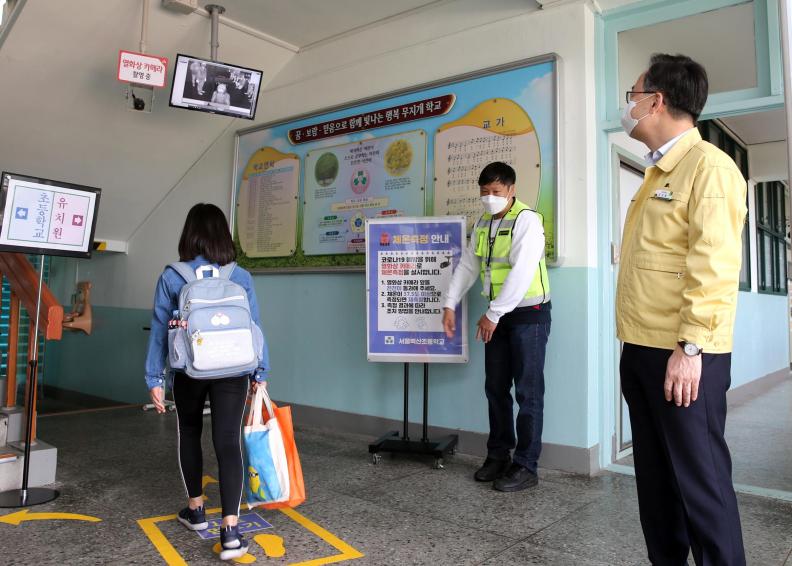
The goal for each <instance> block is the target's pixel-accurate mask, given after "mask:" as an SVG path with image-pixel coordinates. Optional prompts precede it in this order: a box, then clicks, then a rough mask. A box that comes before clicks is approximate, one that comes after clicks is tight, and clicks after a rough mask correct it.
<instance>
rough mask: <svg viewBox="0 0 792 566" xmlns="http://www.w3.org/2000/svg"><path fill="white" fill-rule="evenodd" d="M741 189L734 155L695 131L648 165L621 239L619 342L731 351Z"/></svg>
mask: <svg viewBox="0 0 792 566" xmlns="http://www.w3.org/2000/svg"><path fill="white" fill-rule="evenodd" d="M746 189H747V185H746V182H745V179H744V178H743V176H742V173H740V170H739V169H738V168H737V166H736V165H735V164H734V161H732V159H731V158H730V157H729V156H728V155H726V154H725V153H724V152H722V151H721V150H719V149H718V148H717V147H715V146H714V145H712V144H710V143H708V142H705V141H702V139H701V134H699V132H698V130H697V129H695V128H694V129H693V130H691V131H690V132H689V133H687V134H686V135H685V136H683V137H682V138H680V139H679V141H678V142H676V144H675V145H674V146H673V147H672V148H671V149H670V150H669V152H668V153H667V154H666V155H665V156H664V157H663V158H662V159H660V161H658V162H657V164H656V165H655V166H653V167H649V168H648V169H647V170H646V174H645V176H644V182H643V184H642V185H641V188H640V189H638V193H637V194H636V195H635V198H634V199H633V200H632V202H631V203H630V208H629V210H628V211H627V220H626V223H625V225H624V235H623V237H622V249H621V262H620V263H621V265H620V267H619V285H618V289H617V291H616V329H617V333H618V336H619V339H620V340H622V341H623V342H629V343H631V344H637V345H639V346H649V347H654V348H664V349H668V350H672V349H674V347H675V346H676V344H677V343H678V342H680V341H685V342H691V343H693V344H697V345H698V346H700V347H702V348H703V350H704V352H706V353H711V354H716V353H726V352H731V348H732V334H733V332H734V315H735V311H736V309H737V291H738V286H739V278H740V265H741V263H742V240H741V236H742V231H743V225H744V223H745V214H746V207H745V192H746Z"/></svg>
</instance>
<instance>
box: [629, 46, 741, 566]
mask: <svg viewBox="0 0 792 566" xmlns="http://www.w3.org/2000/svg"><path fill="white" fill-rule="evenodd" d="M707 90H708V82H707V74H706V71H705V70H704V68H703V67H702V66H701V65H699V64H698V63H696V62H695V61H693V60H691V59H690V58H688V57H685V56H681V55H677V56H671V55H655V56H653V57H652V60H651V64H650V67H649V69H648V70H647V71H646V72H645V73H643V74H642V75H641V76H640V77H639V78H638V81H637V82H636V83H635V85H634V86H633V88H632V90H630V91H629V92H628V93H627V107H626V108H625V110H624V114H623V115H622V125H623V126H624V129H625V131H626V132H627V133H628V134H629V135H630V136H631V137H633V138H635V139H636V140H638V141H641V142H643V143H644V144H646V145H647V146H648V147H649V149H650V152H649V154H647V156H646V157H647V161H648V163H649V167H648V168H647V170H646V174H645V177H644V182H643V184H642V185H641V188H640V189H639V190H638V192H637V194H636V195H635V198H634V199H633V201H632V202H631V204H630V208H629V211H628V213H627V221H626V224H625V226H624V235H623V238H622V242H623V244H622V253H621V258H622V259H621V266H620V268H619V284H618V290H617V299H616V321H617V324H616V326H617V332H618V336H619V339H620V340H621V341H622V342H623V343H624V347H623V350H622V357H621V365H620V372H621V382H622V390H623V392H624V397H625V399H626V400H627V404H628V405H629V407H630V422H631V425H632V431H633V446H634V459H635V474H636V483H637V487H638V502H639V507H640V515H641V525H642V527H643V532H644V538H645V540H646V545H647V550H648V554H649V559H650V560H651V562H652V564H669V565H671V564H674V565H678V564H685V563H686V560H687V556H688V552H689V550H691V549H692V552H693V558H694V560H695V561H696V564H698V565H702V564H713V565H714V564H718V565H723V566H731V565H743V564H745V552H744V549H743V543H742V532H741V527H740V516H739V511H738V509H737V499H736V497H735V494H734V487H733V485H732V479H731V457H730V455H729V449H728V447H727V446H726V441H725V440H724V436H723V434H724V428H725V424H726V391H727V390H728V388H729V384H730V382H731V348H732V333H733V330H734V318H735V310H736V307H737V289H738V284H739V274H740V264H741V260H742V246H741V235H742V228H743V224H744V221H745V214H746V207H745V195H746V182H745V179H743V177H742V174H741V173H740V170H739V169H738V168H737V166H736V165H735V164H734V162H733V161H732V160H731V158H729V156H727V155H726V154H725V153H723V152H722V151H720V150H719V149H718V148H716V147H715V146H713V145H711V144H709V143H707V142H705V141H702V139H701V135H700V134H699V132H698V130H697V129H696V127H695V122H696V120H697V119H698V116H699V114H700V113H701V110H702V108H703V107H704V103H705V102H706V99H707Z"/></svg>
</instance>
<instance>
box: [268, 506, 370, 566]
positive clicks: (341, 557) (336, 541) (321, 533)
mask: <svg viewBox="0 0 792 566" xmlns="http://www.w3.org/2000/svg"><path fill="white" fill-rule="evenodd" d="M279 511H280V512H281V513H283V514H284V515H286V516H287V517H289V518H290V519H291V520H293V521H295V522H296V523H298V524H300V525H302V526H303V527H305V528H306V529H308V530H309V531H311V532H312V533H313V534H315V535H316V536H318V537H319V538H320V539H322V540H323V541H325V542H326V543H327V544H329V545H330V546H332V547H333V548H335V549H336V550H338V551H340V552H341V554H336V555H333V556H327V557H325V558H317V559H315V560H307V561H305V562H295V563H294V564H292V566H319V565H320V564H333V563H335V562H343V561H345V560H355V559H356V558H363V556H364V555H363V553H362V552H359V551H358V550H356V549H354V548H353V547H351V546H349V545H348V544H347V543H345V542H344V541H343V540H341V539H340V538H338V537H337V536H335V535H334V534H333V533H331V532H329V531H328V530H326V529H323V528H322V527H320V526H319V525H317V524H316V523H314V522H313V521H311V520H310V519H308V518H307V517H305V516H304V515H301V514H300V513H298V512H297V511H295V510H294V509H290V508H288V507H287V508H285V509H279Z"/></svg>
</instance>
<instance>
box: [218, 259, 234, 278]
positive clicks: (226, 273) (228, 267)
mask: <svg viewBox="0 0 792 566" xmlns="http://www.w3.org/2000/svg"><path fill="white" fill-rule="evenodd" d="M236 265H237V264H236V262H235V261H232V262H231V263H227V264H225V265H224V266H222V267H221V268H220V277H222V278H223V279H231V274H232V273H233V272H234V269H235V268H236Z"/></svg>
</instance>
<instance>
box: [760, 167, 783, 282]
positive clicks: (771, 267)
mask: <svg viewBox="0 0 792 566" xmlns="http://www.w3.org/2000/svg"><path fill="white" fill-rule="evenodd" d="M756 189H757V191H756V205H757V212H758V215H759V216H758V219H757V220H758V222H757V224H756V231H757V237H758V238H757V239H758V242H759V291H760V292H763V293H777V294H786V292H787V265H786V261H787V242H786V232H787V229H786V199H787V197H786V187H785V186H784V184H783V183H781V182H780V181H774V182H770V183H759V184H758V185H757V186H756Z"/></svg>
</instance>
